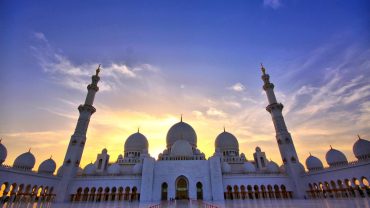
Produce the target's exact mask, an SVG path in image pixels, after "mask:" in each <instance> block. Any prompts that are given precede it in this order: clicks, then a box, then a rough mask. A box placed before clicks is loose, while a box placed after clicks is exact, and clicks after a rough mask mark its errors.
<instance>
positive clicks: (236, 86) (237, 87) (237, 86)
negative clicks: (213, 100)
mask: <svg viewBox="0 0 370 208" xmlns="http://www.w3.org/2000/svg"><path fill="white" fill-rule="evenodd" d="M228 89H230V90H233V91H236V92H243V91H244V90H245V86H244V85H243V84H242V83H240V82H238V83H235V84H234V85H232V86H230V87H228Z"/></svg>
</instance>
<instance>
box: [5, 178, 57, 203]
mask: <svg viewBox="0 0 370 208" xmlns="http://www.w3.org/2000/svg"><path fill="white" fill-rule="evenodd" d="M53 190H54V187H49V186H37V185H31V184H28V185H25V184H20V185H18V184H16V183H13V184H9V183H8V182H5V183H3V184H2V185H1V190H0V202H2V203H4V202H45V201H46V202H50V201H53V200H54V198H55V194H54V193H53Z"/></svg>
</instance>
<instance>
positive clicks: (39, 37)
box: [33, 32, 48, 42]
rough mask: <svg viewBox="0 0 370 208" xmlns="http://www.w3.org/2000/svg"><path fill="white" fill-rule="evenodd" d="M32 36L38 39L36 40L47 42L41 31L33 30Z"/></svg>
mask: <svg viewBox="0 0 370 208" xmlns="http://www.w3.org/2000/svg"><path fill="white" fill-rule="evenodd" d="M33 36H34V37H35V38H36V39H38V40H41V41H43V42H48V40H47V39H46V37H45V35H44V33H42V32H35V33H33Z"/></svg>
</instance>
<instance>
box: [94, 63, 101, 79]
mask: <svg viewBox="0 0 370 208" xmlns="http://www.w3.org/2000/svg"><path fill="white" fill-rule="evenodd" d="M100 66H101V64H99V66H98V68H97V69H96V74H95V75H96V76H99V72H100Z"/></svg>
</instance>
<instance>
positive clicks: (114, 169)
mask: <svg viewBox="0 0 370 208" xmlns="http://www.w3.org/2000/svg"><path fill="white" fill-rule="evenodd" d="M120 171H121V166H120V165H119V164H117V163H114V164H112V165H110V166H109V167H108V170H107V172H108V174H110V175H118V174H119V173H120Z"/></svg>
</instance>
